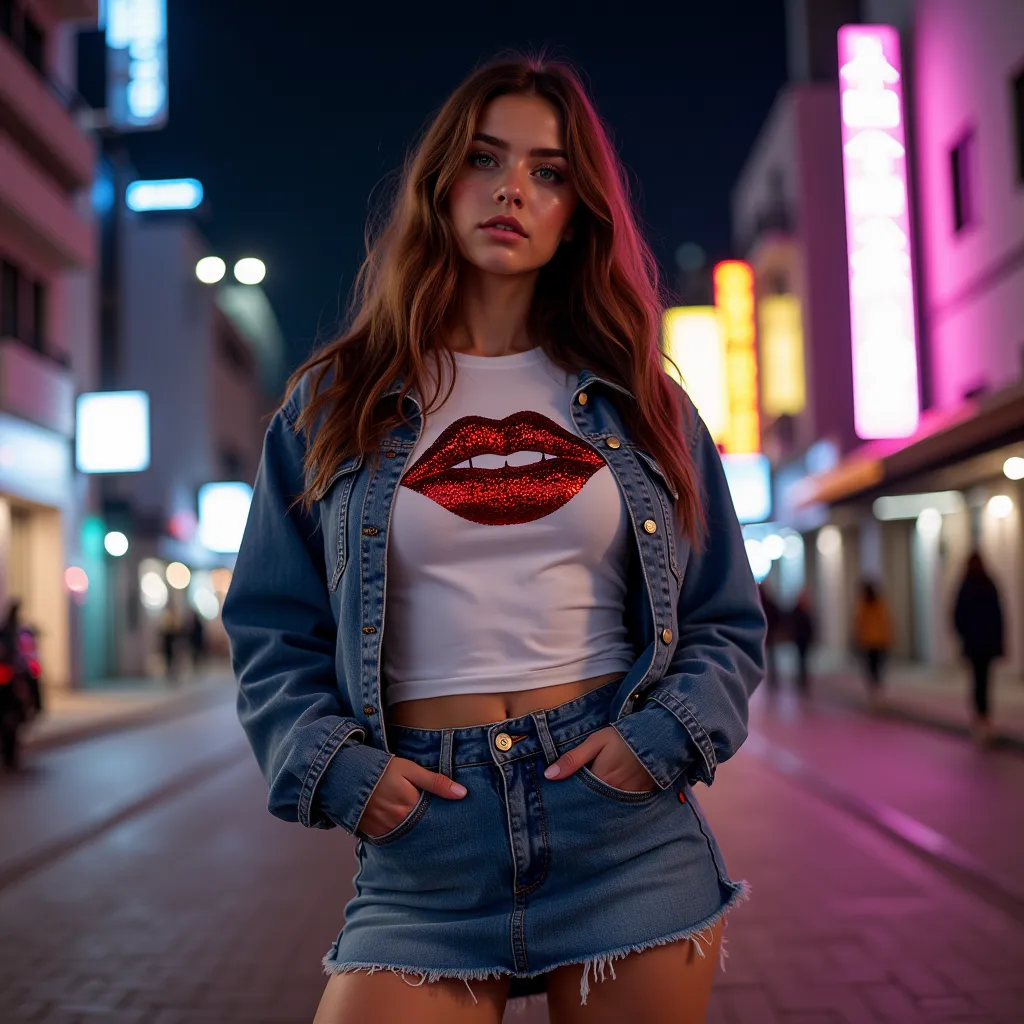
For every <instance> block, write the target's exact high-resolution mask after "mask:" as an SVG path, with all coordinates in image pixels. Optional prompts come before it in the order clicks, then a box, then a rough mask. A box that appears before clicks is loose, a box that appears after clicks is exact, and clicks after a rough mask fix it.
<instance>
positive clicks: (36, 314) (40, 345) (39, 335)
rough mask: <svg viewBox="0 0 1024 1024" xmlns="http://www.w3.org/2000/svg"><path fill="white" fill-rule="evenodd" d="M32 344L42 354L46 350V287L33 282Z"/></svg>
mask: <svg viewBox="0 0 1024 1024" xmlns="http://www.w3.org/2000/svg"><path fill="white" fill-rule="evenodd" d="M32 344H33V346H34V347H35V348H37V349H38V350H39V351H40V352H42V351H44V350H45V348H46V285H45V284H43V282H42V281H33V282H32Z"/></svg>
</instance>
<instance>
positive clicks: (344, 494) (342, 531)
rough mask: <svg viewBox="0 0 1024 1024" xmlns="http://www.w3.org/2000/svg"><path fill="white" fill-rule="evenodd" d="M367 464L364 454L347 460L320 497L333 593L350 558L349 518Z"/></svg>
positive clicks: (325, 555) (325, 548)
mask: <svg viewBox="0 0 1024 1024" xmlns="http://www.w3.org/2000/svg"><path fill="white" fill-rule="evenodd" d="M362 464H363V457H362V455H354V456H350V457H349V458H347V459H345V460H344V461H343V462H342V463H341V465H340V466H339V467H338V468H337V469H336V470H335V473H334V476H332V477H331V479H330V480H329V481H328V482H327V485H326V486H325V487H324V488H323V490H322V491H321V492H320V495H319V496H318V499H317V500H318V502H319V504H320V525H321V527H322V529H323V533H324V562H325V564H326V566H327V581H328V587H329V588H330V590H331V592H332V593H333V592H334V591H335V590H337V589H338V584H339V583H340V582H341V574H342V573H343V572H344V571H345V563H346V562H347V560H348V540H347V533H348V517H349V503H350V500H349V499H350V498H351V496H352V485H353V484H354V483H355V480H356V473H357V471H358V470H359V468H360V466H362Z"/></svg>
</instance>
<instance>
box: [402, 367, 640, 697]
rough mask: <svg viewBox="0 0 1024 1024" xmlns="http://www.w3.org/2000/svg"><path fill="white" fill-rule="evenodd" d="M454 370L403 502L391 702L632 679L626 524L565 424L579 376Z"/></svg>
mask: <svg viewBox="0 0 1024 1024" xmlns="http://www.w3.org/2000/svg"><path fill="white" fill-rule="evenodd" d="M455 359H456V365H457V370H458V372H457V373H456V381H455V389H454V390H453V391H452V394H451V396H450V397H449V399H448V401H447V402H445V404H444V405H443V406H442V407H441V408H440V409H438V410H437V411H435V412H433V413H432V414H431V415H430V416H428V417H427V423H426V427H425V429H424V431H423V433H422V435H421V436H420V439H419V441H418V442H417V444H416V447H415V449H414V450H413V452H412V454H411V455H410V457H409V461H408V463H407V464H406V469H405V473H404V476H403V477H402V481H401V484H400V485H399V487H398V493H397V495H396V496H395V504H394V511H393V514H392V521H391V529H390V534H389V538H388V563H387V566H388V568H387V571H388V577H387V587H386V602H387V603H386V609H385V620H384V621H385V628H384V637H383V669H384V673H383V675H384V683H385V688H386V700H387V702H388V703H389V704H395V703H398V702H399V701H403V700H415V699H418V698H422V697H440V696H446V695H451V694H459V693H508V692H511V691H518V690H531V689H535V688H536V687H540V686H552V685H554V684H557V683H568V682H574V681H577V680H580V679H589V678H591V677H593V676H598V675H604V674H605V673H613V672H626V671H628V670H629V668H630V667H631V666H632V664H633V661H634V654H633V650H632V647H631V645H630V643H629V641H628V639H627V636H626V626H625V621H624V608H625V600H626V559H627V546H626V545H627V536H628V534H627V528H628V523H629V513H628V510H627V509H626V506H625V502H624V501H623V498H622V495H621V493H620V491H619V488H618V485H617V484H616V482H615V480H614V478H613V477H612V472H611V470H610V469H609V468H608V466H607V464H606V463H605V461H604V459H603V458H602V457H601V455H600V454H599V453H598V452H597V451H596V450H595V449H594V448H592V447H591V446H590V445H589V444H588V443H586V442H585V441H583V440H581V439H580V437H579V435H578V433H577V432H576V429H575V425H574V424H573V422H572V419H571V417H570V416H569V402H570V400H571V396H572V393H573V390H574V389H575V375H572V376H570V375H568V374H566V373H565V371H564V370H560V369H559V368H558V367H556V366H555V365H554V364H553V363H552V362H551V361H550V360H549V359H548V357H547V356H546V355H545V353H544V352H543V350H542V349H540V348H534V349H531V350H529V351H528V352H519V353H516V354H514V355H510V356H497V357H487V356H472V355H465V354H463V353H456V355H455ZM443 372H444V376H445V377H446V378H447V371H446V370H445V371H443ZM447 383H448V381H447V379H446V380H445V381H444V390H442V391H441V394H442V396H443V395H444V393H445V390H446V389H447Z"/></svg>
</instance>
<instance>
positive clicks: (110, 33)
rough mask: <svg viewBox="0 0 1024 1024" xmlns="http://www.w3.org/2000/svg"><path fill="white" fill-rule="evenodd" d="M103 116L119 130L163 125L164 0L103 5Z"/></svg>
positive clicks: (117, 1) (115, 0)
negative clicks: (104, 65) (104, 42)
mask: <svg viewBox="0 0 1024 1024" xmlns="http://www.w3.org/2000/svg"><path fill="white" fill-rule="evenodd" d="M105 16H106V42H107V112H108V114H109V116H110V121H111V126H112V127H113V128H116V129H117V130H119V131H139V130H142V129H147V128H162V127H163V126H164V125H165V124H166V123H167V0H106V11H105Z"/></svg>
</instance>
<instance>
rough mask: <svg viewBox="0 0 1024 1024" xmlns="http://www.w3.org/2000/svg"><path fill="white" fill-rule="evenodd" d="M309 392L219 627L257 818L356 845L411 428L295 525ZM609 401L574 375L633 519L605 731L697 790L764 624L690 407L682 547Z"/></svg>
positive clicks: (587, 422)
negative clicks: (300, 425) (696, 483)
mask: <svg viewBox="0 0 1024 1024" xmlns="http://www.w3.org/2000/svg"><path fill="white" fill-rule="evenodd" d="M400 384H401V382H397V383H396V384H395V385H394V386H393V387H392V388H391V389H390V390H389V392H388V395H389V396H390V395H394V394H396V393H397V392H398V391H399V389H400ZM309 387H310V383H309V376H308V375H307V378H306V379H305V380H304V381H303V382H302V384H301V385H300V386H299V388H297V389H296V390H295V392H294V393H293V394H292V396H291V398H290V399H289V400H288V402H287V403H286V404H285V405H284V406H283V407H282V408H281V409H280V410H278V412H277V413H276V415H275V416H274V419H273V421H272V422H271V424H270V427H269V429H268V431H267V435H266V440H265V443H264V448H263V458H262V462H261V464H260V469H259V473H258V475H257V478H256V484H255V489H254V493H253V500H252V507H251V510H250V512H249V519H248V523H247V524H246V528H245V535H244V537H243V540H242V545H241V550H240V551H239V553H238V559H237V562H236V565H235V570H234V577H233V579H232V582H231V587H230V590H229V592H228V595H227V598H226V600H225V603H224V609H223V621H224V625H225V627H226V629H227V632H228V636H229V638H230V640H231V652H232V660H233V664H234V669H235V674H236V676H237V678H238V683H239V691H238V714H239V718H240V720H241V722H242V725H243V727H244V728H245V731H246V733H247V734H248V737H249V741H250V743H251V744H252V747H253V750H254V752H255V754H256V759H257V761H258V762H259V765H260V768H261V769H262V770H263V773H264V776H265V777H266V779H267V781H268V783H269V784H270V798H269V808H270V811H271V813H272V814H274V815H276V816H277V817H280V818H283V819H285V820H287V821H299V822H301V823H302V824H303V825H307V826H311V827H313V828H331V827H332V826H334V825H340V826H341V827H342V828H344V829H346V830H347V831H349V832H355V831H356V829H357V828H358V825H359V820H360V817H361V816H362V813H363V809H364V808H365V806H366V803H367V801H368V800H369V798H370V795H371V793H372V792H373V789H374V787H375V786H376V784H377V782H378V781H379V779H380V777H381V775H382V773H383V771H384V769H385V767H386V766H387V763H388V761H389V760H390V758H391V756H392V755H391V754H390V753H389V751H388V745H387V736H386V734H385V729H384V724H385V723H384V715H383V708H384V698H383V694H382V692H381V687H382V681H381V640H382V638H383V635H384V629H385V622H384V611H385V586H386V578H387V572H386V567H387V547H388V532H389V527H390V523H391V510H392V507H393V503H394V497H395V492H396V489H397V487H398V483H399V481H400V479H401V477H402V473H403V471H404V469H405V464H406V461H407V460H408V458H409V455H410V454H411V452H412V450H413V447H414V446H415V444H416V441H417V439H418V436H419V431H420V429H421V424H422V413H421V409H420V406H419V403H418V401H416V399H415V398H414V397H410V398H409V399H407V401H408V403H409V404H408V407H407V408H406V410H405V411H406V414H407V417H408V419H409V424H410V425H406V424H400V425H398V426H397V427H395V428H394V429H393V430H392V431H391V432H390V433H389V434H388V436H386V437H385V438H384V440H383V442H382V444H381V447H380V452H379V458H377V459H375V460H370V459H367V458H364V457H363V456H361V455H357V456H353V457H349V458H346V459H345V460H344V461H343V462H342V463H341V465H339V466H338V467H337V469H336V472H335V473H334V476H333V478H332V479H331V481H330V484H329V485H328V486H327V487H326V488H325V489H324V491H323V493H322V494H321V495H320V497H319V500H318V501H317V502H316V504H315V505H314V507H313V509H312V511H311V512H310V513H309V514H307V513H305V512H304V511H303V509H302V506H301V504H297V503H296V498H297V497H298V496H299V495H300V494H301V493H302V491H303V490H304V488H305V482H306V481H305V476H304V470H303V458H304V456H305V452H306V445H307V443H308V438H307V437H305V436H304V434H303V433H302V432H301V431H298V430H297V429H296V422H297V420H298V417H299V415H300V413H301V411H302V409H303V407H304V405H305V403H307V402H308V401H309V398H310V392H309ZM612 390H615V391H623V389H622V388H621V387H620V386H619V385H617V384H615V383H612V382H610V381H607V380H604V379H602V378H601V377H599V376H597V375H596V374H594V373H592V372H591V371H589V370H583V371H581V372H580V374H579V378H578V383H577V386H576V388H575V390H574V392H573V395H572V399H571V402H570V414H571V416H572V418H573V421H574V423H575V424H576V427H577V429H578V431H579V433H580V435H581V436H582V437H583V438H585V439H586V440H588V441H589V442H590V443H591V444H592V445H593V446H594V447H595V448H596V450H597V451H599V452H600V453H601V455H602V456H604V458H605V459H606V460H607V462H608V465H609V466H610V468H611V471H612V473H613V475H614V477H615V479H616V481H617V482H618V484H619V487H620V488H621V490H622V493H623V495H624V497H625V502H626V505H627V507H628V510H629V516H630V519H631V522H632V531H631V532H632V544H631V545H630V565H629V571H628V588H627V598H626V607H625V615H626V621H627V625H628V630H629V637H630V639H631V641H632V643H633V646H634V650H635V652H636V660H635V661H634V663H633V666H632V668H631V669H630V670H629V672H628V674H627V675H626V677H625V679H624V680H623V682H622V684H621V686H620V687H619V689H618V691H617V694H616V696H615V699H614V701H613V703H612V707H611V721H612V723H613V724H614V727H615V728H616V729H617V730H618V732H619V734H620V735H621V736H622V738H623V739H624V740H625V741H626V743H627V744H628V745H629V747H630V748H631V749H632V750H633V752H634V753H635V754H636V756H637V757H638V758H639V759H640V761H641V762H642V763H643V765H644V767H645V768H646V769H647V771H648V772H649V773H650V774H651V776H652V778H653V779H654V780H655V782H656V783H657V784H658V786H660V787H661V788H663V789H664V788H667V787H669V786H671V785H672V784H673V782H675V781H676V779H677V778H678V777H679V776H681V775H682V776H683V778H684V779H685V780H686V781H688V782H696V781H702V782H704V783H705V784H707V785H710V784H711V782H712V780H713V779H714V776H715V769H716V767H717V766H718V764H719V763H720V762H721V761H724V760H725V759H726V758H728V757H730V756H731V755H732V754H733V753H735V751H736V750H737V748H738V747H739V746H740V744H741V743H742V742H743V740H744V739H745V737H746V724H747V701H748V698H749V696H750V694H751V692H752V691H753V689H754V688H755V686H757V684H758V682H759V681H760V679H761V677H762V674H763V663H764V629H765V622H764V615H763V612H762V610H761V603H760V600H759V597H758V593H757V589H756V587H755V584H754V580H753V578H752V576H751V572H750V567H749V564H748V562H747V556H746V552H745V550H744V547H743V538H742V535H741V532H740V527H739V524H738V522H737V519H736V514H735V512H734V510H733V505H732V501H731V499H730V496H729V491H728V488H727V485H726V481H725V475H724V472H723V469H722V463H721V459H720V458H719V455H718V451H717V449H716V447H715V445H714V443H713V441H712V440H711V437H710V436H709V434H708V432H707V429H706V427H705V426H704V424H703V423H702V422H701V421H700V419H699V417H698V416H697V415H696V412H695V411H694V409H693V407H692V406H691V405H690V404H689V400H688V399H685V398H684V399H683V400H684V401H685V403H686V405H687V409H688V411H689V413H690V416H689V424H690V426H689V428H688V436H687V437H685V438H681V439H680V442H681V443H686V444H688V445H689V447H690V449H691V451H692V454H693V459H694V463H695V466H696V471H697V474H698V477H699V480H700V483H701V487H702V492H703V501H704V513H705V516H706V519H707V531H706V533H705V535H704V536H703V538H702V540H701V542H700V543H699V544H697V545H691V543H690V540H689V539H688V538H687V537H686V536H685V535H684V534H683V533H682V531H681V530H680V529H679V528H677V526H676V524H675V516H674V505H675V500H676V496H675V494H674V493H673V491H672V490H671V488H670V486H669V484H668V483H667V481H666V478H665V476H664V474H663V473H662V471H661V469H660V468H659V467H658V464H657V463H656V461H655V460H654V459H653V458H652V456H651V455H650V453H648V452H646V451H644V450H643V449H642V448H640V447H638V446H637V445H636V444H634V442H633V441H632V440H631V439H630V438H629V437H628V436H627V433H626V431H625V428H624V426H623V423H622V419H621V417H620V416H619V414H618V411H617V410H616V408H615V406H614V404H613V402H612V401H611V400H610V398H609V393H610V391H612ZM583 394H586V396H587V397H586V399H583V400H582V401H581V396H582V395H583ZM624 394H626V395H627V396H628V398H627V399H626V400H633V399H632V396H631V395H629V393H628V392H624Z"/></svg>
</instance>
